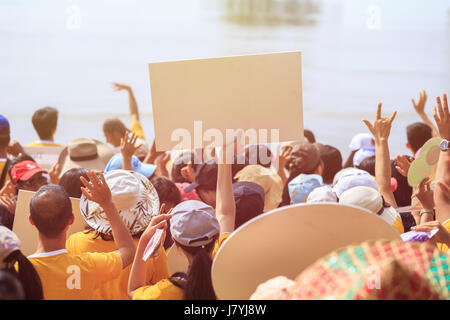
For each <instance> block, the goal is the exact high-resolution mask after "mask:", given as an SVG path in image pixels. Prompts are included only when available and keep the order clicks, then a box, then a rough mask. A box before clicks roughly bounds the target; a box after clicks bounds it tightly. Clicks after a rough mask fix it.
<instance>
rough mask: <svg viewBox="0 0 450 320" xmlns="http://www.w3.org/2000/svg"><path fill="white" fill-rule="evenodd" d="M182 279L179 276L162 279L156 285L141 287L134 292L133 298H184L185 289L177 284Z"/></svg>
mask: <svg viewBox="0 0 450 320" xmlns="http://www.w3.org/2000/svg"><path fill="white" fill-rule="evenodd" d="M181 281H182V280H181V279H177V278H173V279H162V280H160V281H158V282H157V283H156V284H154V285H151V286H144V287H140V288H138V289H137V290H136V291H135V292H134V295H133V300H182V299H183V296H184V290H183V289H182V288H181V286H179V285H176V284H175V283H178V282H181ZM174 282H175V283H174Z"/></svg>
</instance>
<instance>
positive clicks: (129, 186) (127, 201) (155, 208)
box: [80, 170, 159, 235]
mask: <svg viewBox="0 0 450 320" xmlns="http://www.w3.org/2000/svg"><path fill="white" fill-rule="evenodd" d="M105 180H106V183H107V184H108V186H109V188H110V189H111V195H112V201H113V203H114V205H115V206H116V208H117V210H118V212H119V215H120V216H121V217H122V219H123V222H124V223H125V225H126V226H127V228H128V230H130V233H131V235H136V234H139V233H140V232H142V231H144V230H145V228H146V227H147V226H148V224H149V223H150V220H151V219H152V217H154V216H156V215H158V213H159V197H158V193H157V192H156V189H155V187H154V186H153V185H152V184H151V183H150V181H149V180H148V179H147V178H146V177H144V176H143V175H141V174H139V173H137V172H133V171H126V170H113V171H110V172H107V173H105ZM80 209H81V213H82V215H83V218H84V220H85V221H86V223H87V224H88V225H89V226H90V227H91V228H93V229H94V230H96V231H98V232H99V233H102V234H106V235H112V229H111V225H110V224H109V220H108V219H107V217H106V215H105V212H104V210H103V208H102V207H101V206H100V205H99V204H97V203H95V202H93V201H89V200H88V199H87V198H86V197H85V196H84V194H83V195H82V196H81V200H80Z"/></svg>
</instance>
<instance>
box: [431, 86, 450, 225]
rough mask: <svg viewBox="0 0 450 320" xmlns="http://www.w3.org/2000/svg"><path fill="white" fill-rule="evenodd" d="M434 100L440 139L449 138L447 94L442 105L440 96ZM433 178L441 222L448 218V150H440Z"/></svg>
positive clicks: (449, 173)
mask: <svg viewBox="0 0 450 320" xmlns="http://www.w3.org/2000/svg"><path fill="white" fill-rule="evenodd" d="M436 102H437V107H434V108H433V116H434V119H435V120H436V124H437V126H438V128H439V136H440V137H441V138H442V139H446V140H450V113H449V109H448V101H447V95H446V94H444V95H443V105H442V102H441V98H440V97H437V98H436ZM435 180H436V188H435V191H434V203H435V207H436V220H438V221H439V222H441V223H443V222H445V221H446V220H447V219H450V150H447V151H442V150H441V151H440V155H439V161H438V165H437V169H436V176H435Z"/></svg>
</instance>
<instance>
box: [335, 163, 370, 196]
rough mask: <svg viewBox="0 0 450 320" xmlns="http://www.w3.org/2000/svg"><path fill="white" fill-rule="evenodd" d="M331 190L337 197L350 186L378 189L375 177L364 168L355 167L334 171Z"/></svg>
mask: <svg viewBox="0 0 450 320" xmlns="http://www.w3.org/2000/svg"><path fill="white" fill-rule="evenodd" d="M333 186H334V187H333V191H334V192H335V193H336V195H337V197H338V198H340V197H341V194H342V193H343V192H345V191H347V190H348V189H350V188H354V187H359V186H364V187H370V188H372V189H374V190H375V191H378V184H377V182H376V181H375V179H374V178H373V177H372V176H371V175H370V174H369V173H368V172H367V171H364V170H360V169H357V168H345V169H342V170H341V171H339V172H338V173H336V175H335V176H334V180H333Z"/></svg>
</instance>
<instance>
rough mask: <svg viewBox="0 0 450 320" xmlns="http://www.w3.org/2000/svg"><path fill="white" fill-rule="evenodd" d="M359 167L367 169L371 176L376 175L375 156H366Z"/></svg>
mask: <svg viewBox="0 0 450 320" xmlns="http://www.w3.org/2000/svg"><path fill="white" fill-rule="evenodd" d="M357 168H358V169H361V170H364V171H367V172H368V173H370V175H371V176H375V156H371V157H368V158H365V159H364V160H363V161H361V163H360V164H359V165H358V166H357Z"/></svg>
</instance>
